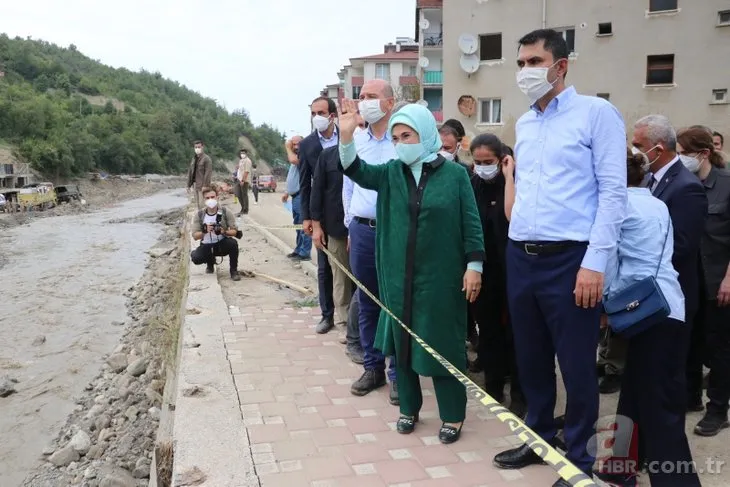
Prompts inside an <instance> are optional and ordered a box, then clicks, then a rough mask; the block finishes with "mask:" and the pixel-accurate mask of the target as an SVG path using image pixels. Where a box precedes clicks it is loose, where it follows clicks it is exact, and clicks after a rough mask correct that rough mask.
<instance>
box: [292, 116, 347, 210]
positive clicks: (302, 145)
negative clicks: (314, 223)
mask: <svg viewBox="0 0 730 487" xmlns="http://www.w3.org/2000/svg"><path fill="white" fill-rule="evenodd" d="M335 130H336V131H337V133H338V134H339V132H340V129H339V127H335ZM321 153H322V142H320V140H319V132H317V131H316V130H314V131H313V132H312V133H311V134H309V135H307V136H306V137H305V138H304V139H303V140H302V141H301V142H299V194H300V195H301V198H300V200H301V214H302V220H311V219H312V212H311V210H310V204H311V202H310V199H311V197H312V178H313V177H314V171H315V170H316V168H317V161H318V160H319V155H320V154H321Z"/></svg>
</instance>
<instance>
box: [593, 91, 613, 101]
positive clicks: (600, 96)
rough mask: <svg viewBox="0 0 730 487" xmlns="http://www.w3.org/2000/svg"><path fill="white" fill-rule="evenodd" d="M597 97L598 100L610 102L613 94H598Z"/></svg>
mask: <svg viewBox="0 0 730 487" xmlns="http://www.w3.org/2000/svg"><path fill="white" fill-rule="evenodd" d="M596 96H597V97H598V98H603V99H604V100H610V99H611V94H610V93H596Z"/></svg>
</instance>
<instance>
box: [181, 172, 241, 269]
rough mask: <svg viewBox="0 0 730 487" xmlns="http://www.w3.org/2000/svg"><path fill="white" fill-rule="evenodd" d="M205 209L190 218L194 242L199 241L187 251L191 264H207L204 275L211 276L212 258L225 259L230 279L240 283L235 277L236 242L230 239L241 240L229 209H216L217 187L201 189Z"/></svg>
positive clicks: (213, 263) (236, 260) (213, 262)
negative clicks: (228, 265) (227, 261)
mask: <svg viewBox="0 0 730 487" xmlns="http://www.w3.org/2000/svg"><path fill="white" fill-rule="evenodd" d="M202 194H203V200H204V202H205V208H204V209H202V210H199V211H198V213H197V215H196V218H194V219H193V239H195V240H202V242H201V243H200V246H199V247H198V248H197V249H195V250H193V251H192V252H190V258H191V259H192V261H193V264H195V265H200V264H207V266H208V268H207V269H206V272H207V273H208V274H212V273H213V272H214V271H215V269H214V265H215V263H216V262H215V258H216V257H222V256H224V255H227V256H228V259H229V260H230V264H231V279H233V280H234V281H240V280H241V276H239V275H238V242H236V241H235V240H234V239H233V238H232V237H236V238H241V232H240V231H239V230H238V228H236V216H235V215H234V214H233V212H232V211H231V210H229V209H228V208H219V207H218V188H217V187H215V186H213V187H211V188H203V191H202Z"/></svg>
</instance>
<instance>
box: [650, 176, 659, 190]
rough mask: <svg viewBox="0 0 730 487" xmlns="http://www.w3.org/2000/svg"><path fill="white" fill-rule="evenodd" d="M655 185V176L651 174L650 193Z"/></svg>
mask: <svg viewBox="0 0 730 487" xmlns="http://www.w3.org/2000/svg"><path fill="white" fill-rule="evenodd" d="M656 186H658V184H657V180H656V178H655V177H654V176H652V177H651V181H649V190H650V191H651V192H652V193H654V190H655V189H656Z"/></svg>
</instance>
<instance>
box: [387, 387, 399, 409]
mask: <svg viewBox="0 0 730 487" xmlns="http://www.w3.org/2000/svg"><path fill="white" fill-rule="evenodd" d="M389 399H390V403H391V404H392V405H393V406H400V398H399V397H398V383H396V382H391V383H390V397H389Z"/></svg>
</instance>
